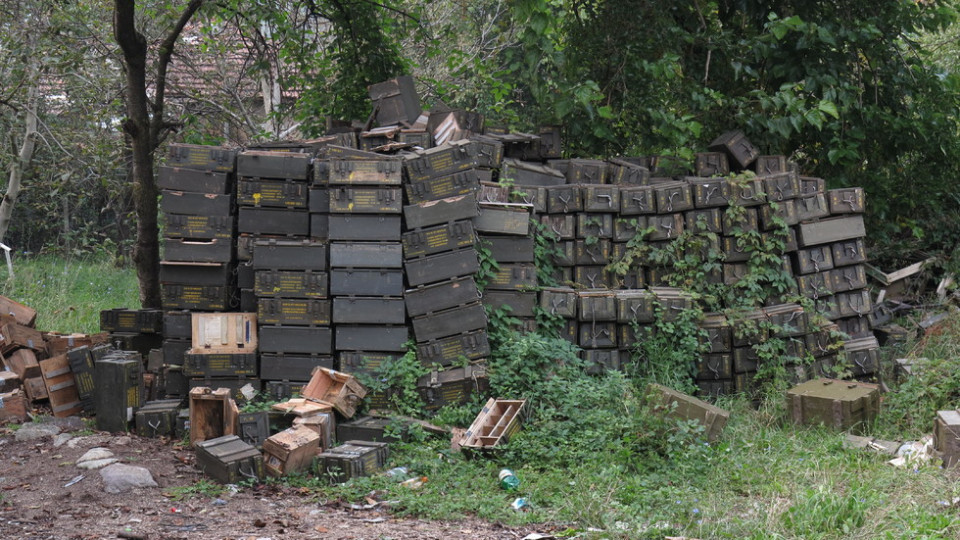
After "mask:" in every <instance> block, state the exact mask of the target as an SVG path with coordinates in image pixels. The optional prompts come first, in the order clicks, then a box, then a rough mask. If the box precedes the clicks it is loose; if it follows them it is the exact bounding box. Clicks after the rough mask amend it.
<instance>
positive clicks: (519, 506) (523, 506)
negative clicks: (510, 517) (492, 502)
mask: <svg viewBox="0 0 960 540" xmlns="http://www.w3.org/2000/svg"><path fill="white" fill-rule="evenodd" d="M510 508H513V509H514V510H516V511H517V512H529V511H530V501H528V500H527V499H526V498H525V497H520V498H518V499H515V500H514V501H513V502H512V503H510Z"/></svg>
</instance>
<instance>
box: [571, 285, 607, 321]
mask: <svg viewBox="0 0 960 540" xmlns="http://www.w3.org/2000/svg"><path fill="white" fill-rule="evenodd" d="M577 305H578V307H577V320H579V321H583V322H594V321H616V320H617V297H616V295H615V294H614V292H613V291H610V290H599V291H591V290H583V291H579V292H577Z"/></svg>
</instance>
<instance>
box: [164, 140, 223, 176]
mask: <svg viewBox="0 0 960 540" xmlns="http://www.w3.org/2000/svg"><path fill="white" fill-rule="evenodd" d="M167 165H169V166H172V167H184V168H189V169H199V170H202V171H219V172H233V171H234V170H235V169H236V166H237V151H236V150H228V149H226V148H220V147H217V146H201V145H197V144H171V145H170V148H169V150H168V152H167Z"/></svg>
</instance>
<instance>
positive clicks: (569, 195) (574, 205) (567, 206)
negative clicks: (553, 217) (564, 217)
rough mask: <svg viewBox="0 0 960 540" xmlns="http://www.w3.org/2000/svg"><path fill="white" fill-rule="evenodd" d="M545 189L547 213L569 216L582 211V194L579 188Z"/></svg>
mask: <svg viewBox="0 0 960 540" xmlns="http://www.w3.org/2000/svg"><path fill="white" fill-rule="evenodd" d="M546 189H547V212H550V213H552V214H571V213H574V212H582V211H583V193H582V190H581V186H577V185H561V186H552V187H548V188H546Z"/></svg>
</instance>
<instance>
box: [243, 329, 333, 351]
mask: <svg viewBox="0 0 960 540" xmlns="http://www.w3.org/2000/svg"><path fill="white" fill-rule="evenodd" d="M258 334H259V335H258V339H259V342H260V343H259V347H260V352H262V353H276V354H285V353H301V354H308V353H311V354H331V353H332V352H333V333H332V330H330V328H326V327H305V326H261V327H260V328H259V330H258Z"/></svg>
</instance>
